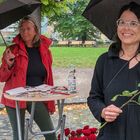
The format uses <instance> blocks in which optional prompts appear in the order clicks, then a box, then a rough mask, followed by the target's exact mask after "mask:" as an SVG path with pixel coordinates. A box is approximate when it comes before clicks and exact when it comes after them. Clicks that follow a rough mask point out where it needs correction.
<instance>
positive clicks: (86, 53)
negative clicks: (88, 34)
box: [0, 47, 108, 68]
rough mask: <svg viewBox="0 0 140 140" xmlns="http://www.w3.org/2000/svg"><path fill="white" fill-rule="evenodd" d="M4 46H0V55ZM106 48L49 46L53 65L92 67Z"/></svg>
mask: <svg viewBox="0 0 140 140" xmlns="http://www.w3.org/2000/svg"><path fill="white" fill-rule="evenodd" d="M4 49H5V47H0V56H2V53H3V51H4ZM107 49H108V48H106V47H102V48H101V47H100V48H83V47H51V51H52V55H53V67H62V68H64V67H69V66H70V65H71V64H73V65H75V66H76V67H79V68H93V67H94V66H95V63H96V60H97V58H98V57H99V55H101V54H102V53H103V52H106V51H107Z"/></svg>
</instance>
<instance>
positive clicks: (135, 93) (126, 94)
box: [99, 84, 140, 130]
mask: <svg viewBox="0 0 140 140" xmlns="http://www.w3.org/2000/svg"><path fill="white" fill-rule="evenodd" d="M138 87H140V84H139V85H138ZM138 95H140V90H135V91H132V92H130V91H123V92H122V93H121V94H117V95H116V96H114V97H113V98H112V99H111V101H116V100H117V98H118V97H120V96H123V97H131V98H130V99H129V100H128V101H126V102H125V103H124V104H122V105H121V107H120V108H121V109H123V108H124V107H125V106H126V105H127V104H129V103H136V104H138V105H140V96H139V97H138V100H137V101H136V100H134V98H135V97H136V96H138ZM107 123H108V122H105V123H103V124H102V125H101V126H100V128H99V130H100V129H102V128H103V127H104V126H105V125H106V124H107Z"/></svg>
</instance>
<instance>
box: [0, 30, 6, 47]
mask: <svg viewBox="0 0 140 140" xmlns="http://www.w3.org/2000/svg"><path fill="white" fill-rule="evenodd" d="M0 35H1V37H2V40H3V42H4V44H5V46H6V47H7V43H6V41H5V39H4V37H3V35H2V32H1V31H0Z"/></svg>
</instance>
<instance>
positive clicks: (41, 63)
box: [0, 16, 56, 140]
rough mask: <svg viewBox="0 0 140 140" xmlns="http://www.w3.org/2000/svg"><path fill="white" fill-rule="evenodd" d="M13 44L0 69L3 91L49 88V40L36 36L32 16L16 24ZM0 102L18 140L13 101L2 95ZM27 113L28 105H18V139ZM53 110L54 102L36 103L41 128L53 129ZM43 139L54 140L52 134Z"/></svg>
mask: <svg viewBox="0 0 140 140" xmlns="http://www.w3.org/2000/svg"><path fill="white" fill-rule="evenodd" d="M13 43H14V45H11V46H9V47H7V48H6V50H5V52H4V53H3V57H2V64H1V67H0V81H1V82H5V86H4V89H3V93H4V92H5V91H6V90H9V89H12V88H16V87H25V86H38V85H41V84H44V83H45V84H48V85H53V77H52V55H51V52H50V50H49V46H50V45H51V43H52V41H51V40H49V39H48V38H46V37H45V36H43V35H40V34H39V29H38V27H37V25H36V23H35V21H34V19H33V18H32V17H29V16H27V17H25V18H23V19H22V20H21V22H20V23H19V34H18V35H17V36H16V37H15V38H14V40H13ZM1 103H2V104H4V105H5V107H6V110H7V113H8V117H9V120H10V123H11V126H12V129H13V140H19V139H18V133H17V132H18V130H17V119H16V109H15V101H13V100H8V99H6V98H4V96H2V100H1ZM26 110H27V111H28V112H29V113H30V112H31V102H27V103H26V102H20V112H21V113H20V114H21V126H22V136H23V139H24V123H25V111H26ZM54 111H55V104H54V101H50V102H37V103H36V106H35V116H34V120H35V122H36V123H37V125H38V126H39V128H40V129H41V131H47V130H52V129H53V124H52V121H51V118H50V114H52V113H53V112H54ZM44 137H45V139H46V140H56V136H55V134H49V135H44Z"/></svg>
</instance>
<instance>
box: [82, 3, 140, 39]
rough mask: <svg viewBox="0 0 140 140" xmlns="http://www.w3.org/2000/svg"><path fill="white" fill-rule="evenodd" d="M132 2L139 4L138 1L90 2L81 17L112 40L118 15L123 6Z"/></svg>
mask: <svg viewBox="0 0 140 140" xmlns="http://www.w3.org/2000/svg"><path fill="white" fill-rule="evenodd" d="M132 1H133V2H136V3H138V4H140V0H91V1H90V3H89V4H88V6H87V7H86V9H85V11H84V12H83V16H84V17H85V18H87V19H88V20H89V21H90V22H91V23H92V24H93V25H94V26H96V27H97V28H98V29H99V30H100V31H101V32H102V33H103V34H105V35H106V36H107V37H108V38H109V39H111V40H113V38H114V35H115V33H116V20H117V16H118V13H119V11H120V9H121V7H122V6H123V5H126V4H129V3H130V2H132Z"/></svg>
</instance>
